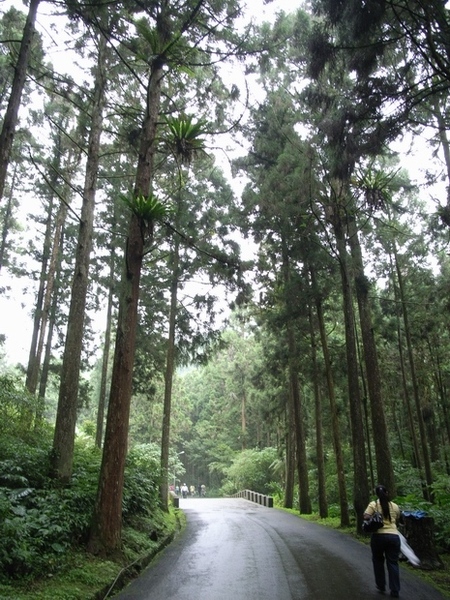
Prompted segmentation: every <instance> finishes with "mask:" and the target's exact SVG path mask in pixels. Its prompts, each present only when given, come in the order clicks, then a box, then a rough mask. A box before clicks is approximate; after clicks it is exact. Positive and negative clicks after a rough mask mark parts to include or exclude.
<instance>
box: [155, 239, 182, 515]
mask: <svg viewBox="0 0 450 600" xmlns="http://www.w3.org/2000/svg"><path fill="white" fill-rule="evenodd" d="M172 256H173V266H172V281H171V286H170V314H169V337H168V340H167V356H166V372H165V380H164V384H165V385H164V413H163V422H162V438H161V487H160V500H161V506H162V508H163V510H165V511H166V512H168V510H169V481H168V474H169V448H170V417H171V411H172V384H173V374H174V370H175V329H176V317H177V302H178V296H177V293H178V277H179V262H180V256H179V239H178V236H177V235H176V234H175V240H174V249H173V255H172Z"/></svg>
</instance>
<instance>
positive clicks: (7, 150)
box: [0, 0, 40, 200]
mask: <svg viewBox="0 0 450 600" xmlns="http://www.w3.org/2000/svg"><path fill="white" fill-rule="evenodd" d="M39 2H40V0H30V6H29V8H28V15H27V19H26V21H25V27H24V29H23V36H22V41H21V43H20V50H19V56H18V58H17V64H16V67H15V70H14V79H13V84H12V88H11V95H10V97H9V102H8V107H7V109H6V113H5V117H4V119H3V127H2V131H1V133H0V200H1V199H2V198H3V192H4V190H5V183H6V174H7V171H8V164H9V159H10V156H11V149H12V145H13V141H14V136H15V133H16V127H17V121H18V114H19V108H20V101H21V98H22V92H23V87H24V85H25V79H26V75H27V68H28V62H29V58H30V52H31V44H32V41H33V36H34V33H35V29H34V24H35V22H36V15H37V9H38V6H39Z"/></svg>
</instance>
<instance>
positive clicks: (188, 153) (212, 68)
mask: <svg viewBox="0 0 450 600" xmlns="http://www.w3.org/2000/svg"><path fill="white" fill-rule="evenodd" d="M248 4H249V5H250V4H252V6H255V3H251V2H249V3H248ZM266 4H268V5H270V1H269V2H267V3H266ZM260 9H261V11H262V9H263V4H262V3H261V6H260ZM261 11H260V12H261ZM252 14H253V16H252ZM269 14H270V15H271V14H272V12H268V13H267V15H269ZM0 41H1V45H0V74H1V96H0V108H1V115H2V120H1V133H0V224H1V241H0V277H1V279H0V300H1V302H2V304H1V305H2V307H5V308H3V315H2V320H1V323H2V325H1V328H0V342H1V346H0V351H1V364H0V368H1V376H0V377H1V379H0V381H1V388H0V416H1V418H0V513H1V514H2V516H3V517H4V521H3V525H0V536H2V537H4V538H5V539H14V538H16V537H17V532H18V531H21V532H22V534H24V535H25V533H24V532H26V535H27V536H30V537H32V536H33V533H32V531H31V529H30V528H28V529H27V527H28V526H26V525H25V520H26V518H30V519H31V520H32V519H33V518H34V517H33V515H34V516H35V515H36V512H34V513H33V510H34V511H36V510H37V507H38V505H39V502H43V500H42V497H43V496H39V494H44V490H45V493H46V494H47V496H46V500H45V502H46V503H48V502H49V498H50V496H51V495H52V494H53V496H54V497H55V498H56V497H57V496H58V498H59V499H60V498H61V496H60V495H61V494H65V493H67V494H68V495H67V496H64V498H65V500H64V502H67V511H69V512H70V510H71V509H70V503H71V502H73V503H75V504H76V502H80V501H81V500H80V498H84V500H83V502H85V503H86V506H85V509H84V512H83V515H84V516H83V519H81V518H80V519H79V521H78V522H75V520H74V522H71V523H70V524H67V530H64V531H62V532H60V534H61V535H60V536H59V537H58V535H57V534H56V532H53V533H52V535H53V534H54V536H55V537H54V538H52V539H51V540H50V542H48V545H49V546H50V545H51V546H52V547H53V551H55V552H59V551H62V550H64V544H69V541H67V540H69V539H70V538H72V539H73V537H74V536H73V535H72V534H73V531H76V532H77V533H76V536H75V537H76V538H77V540H79V541H80V542H81V543H82V544H84V545H85V547H86V548H87V550H88V551H89V552H91V553H92V554H94V555H100V556H111V555H114V554H115V553H117V552H118V551H120V548H121V547H122V543H123V524H124V519H126V517H127V515H128V516H129V515H130V514H131V513H133V511H135V512H136V511H137V512H139V510H140V509H139V508H138V505H139V504H140V503H141V502H142V503H147V504H146V506H148V507H150V508H149V510H151V507H156V506H158V509H160V510H161V511H162V512H163V513H164V512H168V511H169V497H170V495H169V489H170V488H172V487H173V488H175V487H176V486H177V485H180V484H181V483H183V482H185V481H186V482H187V483H188V485H194V486H196V487H197V486H198V485H201V484H204V485H205V486H206V490H207V493H209V494H214V495H223V494H232V493H235V492H236V491H239V490H240V489H244V488H250V489H254V490H255V491H259V492H262V493H267V494H270V495H272V496H274V497H275V498H276V501H277V503H278V504H279V505H280V506H284V507H286V508H293V507H294V508H297V509H298V510H299V512H300V513H302V514H309V513H311V512H313V511H314V512H318V513H319V514H320V516H321V517H322V518H325V517H327V516H328V515H329V514H333V515H337V516H338V517H339V519H340V523H341V525H342V526H348V525H350V524H353V523H354V524H356V528H357V529H358V530H359V529H360V526H361V517H362V513H363V511H364V508H365V507H366V506H367V502H368V501H369V499H370V498H371V494H372V491H373V487H374V485H375V484H376V483H383V484H384V485H386V486H387V488H388V489H389V490H390V491H391V493H392V494H393V495H394V496H396V497H397V498H399V499H401V500H402V505H403V506H411V507H416V508H417V507H424V508H425V509H426V510H429V511H430V512H431V513H432V514H433V515H435V517H436V520H437V523H438V524H439V523H440V522H439V518H440V516H442V513H443V511H444V509H445V507H448V503H449V501H450V479H449V475H450V362H448V361H449V358H448V357H449V350H450V338H449V334H450V318H449V314H450V313H449V303H448V294H449V289H450V262H449V259H448V243H449V233H450V229H449V228H450V145H449V140H448V134H447V130H448V129H449V128H450V125H449V127H447V99H448V89H449V87H450V51H449V49H450V12H449V9H448V8H447V6H446V3H445V2H444V1H443V0H427V1H426V2H425V1H424V0H413V1H408V2H406V1H405V0H396V2H391V0H384V1H383V2H380V1H378V0H368V1H367V2H357V1H356V0H339V1H336V0H310V1H309V2H306V1H305V2H304V3H299V6H298V8H295V10H294V8H292V9H290V12H285V11H283V10H279V11H273V16H271V17H270V18H269V16H268V17H267V19H266V18H265V17H264V16H263V17H262V18H261V15H260V14H258V12H257V10H256V9H254V10H253V11H250V8H249V7H248V6H247V5H246V4H245V2H243V0H228V1H224V0H180V1H178V0H177V1H172V2H168V1H167V0H160V1H153V0H142V1H141V0H123V1H122V0H114V1H113V2H103V0H91V1H90V2H84V1H80V0H54V1H50V0H49V1H45V2H44V1H43V0H41V1H39V0H29V1H28V2H26V3H24V5H23V6H22V7H20V8H19V7H18V6H17V5H16V4H14V3H8V2H3V3H2V6H1V7H0ZM449 115H450V112H449ZM449 118H450V116H449ZM413 159H414V160H413ZM25 321H29V322H30V327H29V329H27V330H26V331H27V333H26V339H24V337H23V336H24V335H25V334H22V333H20V332H22V331H23V327H22V326H23V325H24V323H25ZM11 324H13V325H14V330H15V331H17V333H16V334H14V335H11V334H9V335H7V334H6V330H9V331H11ZM28 331H29V334H28ZM18 337H20V340H18V339H17V338H18ZM19 344H23V345H24V347H26V348H27V358H26V360H23V361H15V360H11V356H13V355H14V352H13V350H14V346H15V345H16V346H17V345H19ZM447 344H448V345H447ZM89 453H90V454H89ZM89 457H91V458H89ZM37 465H39V468H38V467H37ZM36 469H37V470H36ZM140 469H143V470H144V471H145V473H146V475H145V477H148V479H145V482H144V483H143V480H142V481H140V482H139V483H138V480H139V477H141V476H142V473H141V474H140V475H138V473H139V472H140ZM87 472H89V473H91V474H92V477H93V479H92V480H91V479H89V481H90V482H91V481H92V482H95V484H94V483H92V485H91V484H90V485H91V487H90V488H89V493H88V492H87V490H85V491H84V492H83V494H80V497H78V498H75V497H74V496H73V495H72V496H70V493H71V492H70V490H72V491H73V489H74V488H73V486H74V481H80V479H82V478H83V475H82V474H83V473H87ZM31 473H33V475H32V476H31ZM138 488H140V489H141V492H140V493H139V492H138ZM144 488H145V490H146V491H145V493H144V492H143V491H142V490H143V489H144ZM139 494H142V495H146V498H145V499H142V498H141V499H140V500H139V501H138V497H139ZM39 498H41V500H39ZM57 503H58V501H57ZM62 505H63V504H61V502H59V504H58V506H59V509H58V510H62V509H61V506H62ZM141 508H142V507H141ZM11 515H14V518H10V516H11ZM48 518H50V516H48ZM61 518H62V517H61ZM441 520H442V521H443V519H441ZM30 527H31V526H30ZM36 527H37V525H36ZM1 528H3V531H2V529H1ZM41 529H43V525H42V523H41ZM70 532H72V533H70ZM438 532H439V535H440V537H441V541H442V543H444V540H445V539H447V541H448V531H446V530H445V525H444V524H443V523H441V524H440V528H438ZM42 535H43V536H44V535H45V534H42ZM61 536H63V538H64V540H66V541H64V542H63V541H61ZM64 536H65V537H64ZM18 537H20V535H19V536H18ZM5 547H6V546H5ZM28 551H29V548H28ZM28 558H29V557H28ZM0 563H1V564H2V566H3V567H4V568H5V572H8V573H9V575H12V576H20V575H21V574H23V573H24V572H26V564H27V555H26V553H25V554H24V549H23V547H20V544H19V543H18V544H17V545H16V546H15V550H14V549H13V550H11V551H10V552H9V553H7V552H6V551H2V552H0Z"/></svg>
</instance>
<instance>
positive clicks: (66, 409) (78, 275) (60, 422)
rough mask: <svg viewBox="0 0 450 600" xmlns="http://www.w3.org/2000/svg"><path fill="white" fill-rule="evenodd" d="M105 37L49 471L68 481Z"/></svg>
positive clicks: (103, 85) (103, 46)
mask: <svg viewBox="0 0 450 600" xmlns="http://www.w3.org/2000/svg"><path fill="white" fill-rule="evenodd" d="M105 71H106V40H105V38H104V37H103V35H102V34H99V36H98V56H97V72H96V76H95V84H94V100H93V106H92V112H91V129H90V134H89V147H88V155H87V162H86V175H85V182H84V192H83V205H82V208H81V219H80V229H79V234H78V244H77V250H76V255H75V269H74V279H73V283H72V295H71V300H70V309H69V318H68V323H67V335H66V341H65V347H64V356H63V362H62V368H61V381H60V387H59V398H58V409H57V413H56V424H55V432H54V438H53V452H52V459H53V460H52V462H53V464H52V472H53V475H54V477H56V478H57V479H60V480H61V481H63V482H66V483H67V482H69V481H70V478H71V476H72V465H73V450H74V443H75V427H76V422H77V407H78V386H79V379H80V363H81V351H82V348H83V334H84V319H85V310H86V296H87V289H88V284H89V263H90V258H91V250H92V236H93V231H94V211H95V194H96V188H97V175H98V167H99V156H100V137H101V133H102V122H103V105H104V103H105V92H106V72H105Z"/></svg>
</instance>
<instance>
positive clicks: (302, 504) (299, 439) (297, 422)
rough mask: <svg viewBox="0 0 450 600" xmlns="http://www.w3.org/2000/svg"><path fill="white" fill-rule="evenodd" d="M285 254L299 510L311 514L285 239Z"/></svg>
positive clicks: (284, 275)
mask: <svg viewBox="0 0 450 600" xmlns="http://www.w3.org/2000/svg"><path fill="white" fill-rule="evenodd" d="M282 254H283V278H284V284H285V291H284V300H285V304H286V314H287V315H288V316H287V322H286V337H287V347H288V356H289V358H288V378H289V399H290V403H291V406H292V411H291V413H290V414H292V415H293V417H294V423H293V425H294V428H295V447H296V450H297V472H298V485H299V496H300V501H299V509H300V513H302V514H310V513H311V511H312V508H311V499H310V496H309V477H308V461H307V457H306V436H305V426H304V423H303V409H302V398H301V394H300V386H299V381H298V352H297V344H296V339H295V331H294V321H293V319H292V317H291V316H290V312H291V306H290V298H289V297H288V296H289V284H290V279H291V274H290V264H289V254H288V250H287V247H286V244H285V241H284V239H282Z"/></svg>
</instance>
